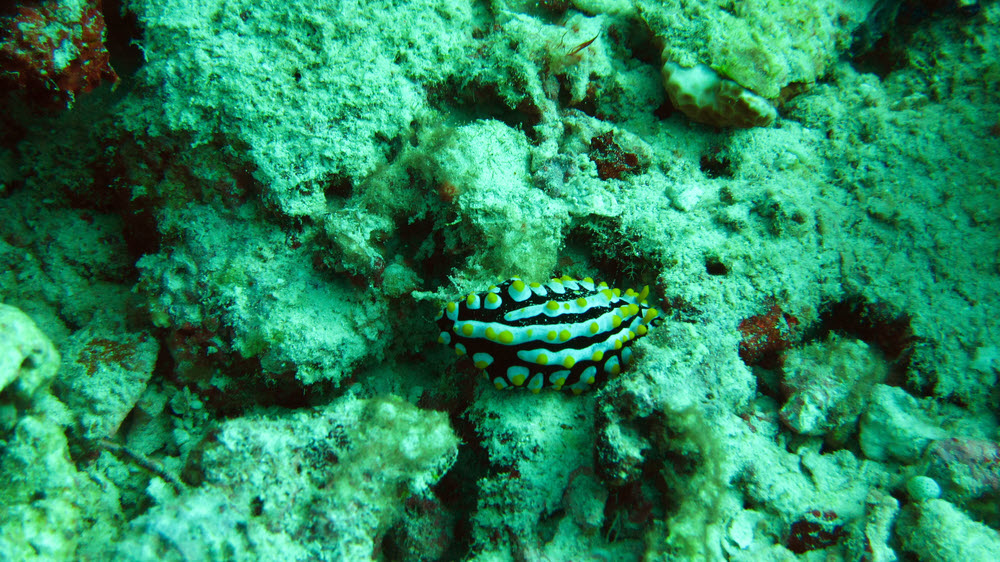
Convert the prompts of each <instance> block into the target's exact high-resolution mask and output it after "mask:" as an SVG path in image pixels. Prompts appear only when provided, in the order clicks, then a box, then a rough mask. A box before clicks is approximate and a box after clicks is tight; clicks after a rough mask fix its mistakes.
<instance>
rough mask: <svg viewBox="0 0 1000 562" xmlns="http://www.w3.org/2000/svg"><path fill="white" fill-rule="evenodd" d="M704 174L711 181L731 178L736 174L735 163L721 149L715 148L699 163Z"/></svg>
mask: <svg viewBox="0 0 1000 562" xmlns="http://www.w3.org/2000/svg"><path fill="white" fill-rule="evenodd" d="M698 165H699V167H700V168H701V171H702V173H704V174H705V177H707V178H709V179H715V178H731V177H733V173H734V172H735V169H734V166H733V161H732V160H731V159H730V158H729V155H728V154H726V153H725V152H724V151H723V150H722V149H721V148H713V149H712V150H710V151H709V152H708V153H707V154H703V155H702V156H701V159H700V160H699V161H698Z"/></svg>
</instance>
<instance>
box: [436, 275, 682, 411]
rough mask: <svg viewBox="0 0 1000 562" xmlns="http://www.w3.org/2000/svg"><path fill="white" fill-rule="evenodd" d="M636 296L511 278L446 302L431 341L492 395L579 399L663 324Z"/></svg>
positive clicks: (584, 282) (599, 286)
mask: <svg viewBox="0 0 1000 562" xmlns="http://www.w3.org/2000/svg"><path fill="white" fill-rule="evenodd" d="M648 295H649V287H644V288H643V289H642V291H641V292H638V293H637V292H635V291H634V290H632V289H628V290H626V291H625V292H622V291H621V290H620V289H613V288H611V287H608V285H607V283H603V282H602V283H595V282H594V280H593V279H591V278H589V277H587V278H584V279H580V280H577V279H573V278H571V277H568V276H563V277H561V278H559V279H552V280H550V281H549V282H547V283H525V282H524V281H522V280H520V279H518V278H516V277H515V278H513V279H509V280H507V281H504V282H503V283H501V284H499V285H494V286H491V287H490V288H489V289H487V290H486V292H484V293H480V294H476V293H473V294H470V295H469V296H467V297H465V298H463V299H461V300H459V301H456V302H449V303H448V304H447V305H446V306H445V307H444V310H442V311H441V313H440V314H439V315H438V317H437V324H438V326H439V327H440V328H441V333H440V335H439V336H438V341H439V342H440V343H444V344H447V345H450V346H452V347H453V348H455V353H457V354H458V355H459V356H463V355H468V356H469V357H471V358H472V362H473V364H475V366H476V367H477V368H478V369H481V370H482V371H483V372H484V375H485V376H486V378H487V379H489V380H490V381H491V382H492V383H493V384H494V386H496V387H497V388H498V389H504V388H527V389H529V390H531V391H532V392H536V393H537V392H538V391H539V390H541V389H542V388H549V387H551V388H554V389H556V390H560V389H562V388H564V387H565V388H568V389H570V390H572V391H573V392H574V393H575V394H579V393H580V392H583V391H584V390H586V389H588V388H590V386H591V385H593V384H595V383H597V382H598V381H600V380H603V379H605V378H607V377H613V376H616V375H618V373H619V372H621V369H622V367H624V366H625V364H627V363H628V362H629V359H630V358H631V356H632V350H631V349H630V347H631V346H632V344H633V343H634V342H635V340H636V338H639V337H642V336H644V335H646V334H647V333H648V332H649V329H650V327H653V326H657V325H659V323H660V322H662V321H663V319H662V318H659V317H658V316H659V311H658V310H657V309H656V308H654V307H652V306H650V305H649V304H648V303H647V302H646V297H647V296H648Z"/></svg>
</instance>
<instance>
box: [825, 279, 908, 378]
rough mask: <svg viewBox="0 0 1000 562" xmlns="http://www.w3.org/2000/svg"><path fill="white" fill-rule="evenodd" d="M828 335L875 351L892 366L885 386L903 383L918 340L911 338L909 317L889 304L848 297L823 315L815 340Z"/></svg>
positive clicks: (830, 307)
mask: <svg viewBox="0 0 1000 562" xmlns="http://www.w3.org/2000/svg"><path fill="white" fill-rule="evenodd" d="M831 331H833V332H839V333H843V334H848V335H851V336H854V337H856V338H858V339H860V340H862V341H864V342H866V343H868V344H870V345H874V346H876V347H878V348H879V349H880V350H881V351H882V353H884V354H885V355H886V357H887V358H888V359H889V360H890V361H892V362H893V365H892V367H891V369H890V373H889V380H888V381H887V383H888V384H897V385H899V384H901V383H902V382H903V380H904V377H905V374H906V372H907V370H908V369H909V367H910V360H911V357H912V354H913V349H914V345H915V344H916V343H917V342H918V340H919V338H917V337H916V336H915V335H914V334H913V328H912V326H911V323H910V315H909V314H906V313H905V312H903V311H902V310H900V309H899V308H898V307H896V306H894V305H892V304H889V303H886V302H881V301H870V300H868V299H865V298H863V297H850V298H848V299H845V300H843V301H839V302H836V303H833V304H832V305H830V306H829V307H827V308H826V309H825V310H824V311H822V313H821V314H820V322H819V328H818V333H817V334H816V337H815V339H826V337H827V335H828V334H829V333H830V332H831ZM809 339H814V338H811V337H810V338H809Z"/></svg>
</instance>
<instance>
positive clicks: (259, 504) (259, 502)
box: [250, 496, 264, 517]
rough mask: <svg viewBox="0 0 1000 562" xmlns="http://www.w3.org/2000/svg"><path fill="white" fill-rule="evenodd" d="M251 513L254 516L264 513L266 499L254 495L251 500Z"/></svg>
mask: <svg viewBox="0 0 1000 562" xmlns="http://www.w3.org/2000/svg"><path fill="white" fill-rule="evenodd" d="M250 513H251V514H252V515H253V516H254V517H257V516H259V515H263V514H264V500H263V499H262V498H261V497H260V496H254V498H253V499H252V500H250Z"/></svg>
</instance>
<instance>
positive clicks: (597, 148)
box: [590, 131, 642, 180]
mask: <svg viewBox="0 0 1000 562" xmlns="http://www.w3.org/2000/svg"><path fill="white" fill-rule="evenodd" d="M590 159H591V160H592V161H593V162H594V164H596V165H597V175H598V176H599V177H600V178H601V179H602V180H608V179H616V180H617V179H621V177H622V175H626V174H628V175H632V174H638V173H640V172H641V171H642V166H641V165H640V164H639V157H638V156H636V155H635V154H634V153H632V152H627V151H625V150H624V149H622V147H621V146H619V145H618V143H616V142H615V138H614V134H613V133H612V132H611V131H608V132H606V133H604V134H602V135H597V136H596V137H593V138H592V139H590Z"/></svg>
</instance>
